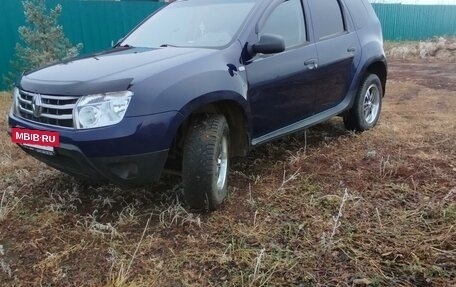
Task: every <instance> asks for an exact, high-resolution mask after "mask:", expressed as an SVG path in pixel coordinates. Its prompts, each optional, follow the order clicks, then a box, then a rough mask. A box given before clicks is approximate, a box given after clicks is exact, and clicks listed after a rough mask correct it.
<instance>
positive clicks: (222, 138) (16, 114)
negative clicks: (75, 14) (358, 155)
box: [9, 0, 387, 210]
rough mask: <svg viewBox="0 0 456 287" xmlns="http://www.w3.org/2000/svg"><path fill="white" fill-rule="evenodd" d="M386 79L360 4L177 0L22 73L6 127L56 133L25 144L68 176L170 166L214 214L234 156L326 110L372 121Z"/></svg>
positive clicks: (358, 126)
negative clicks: (74, 53) (86, 48)
mask: <svg viewBox="0 0 456 287" xmlns="http://www.w3.org/2000/svg"><path fill="white" fill-rule="evenodd" d="M386 78H387V65H386V60H385V55H384V51H383V43H382V31H381V27H380V23H379V20H378V18H377V16H376V15H375V12H374V10H373V9H372V7H371V5H370V4H369V2H368V0H186V1H176V2H173V3H172V4H169V5H167V6H165V7H164V8H162V9H160V10H159V11H157V12H156V13H154V14H153V15H151V16H150V17H149V18H147V19H146V20H145V21H144V22H142V23H141V24H140V25H139V26H138V27H136V28H135V29H134V30H133V31H132V32H131V33H129V34H128V35H127V36H125V37H124V38H123V39H121V40H120V41H119V42H118V44H117V45H115V46H114V47H113V48H112V49H110V50H108V51H104V52H101V53H98V54H93V55H90V56H86V57H81V58H76V59H69V60H65V61H63V62H60V63H57V64H53V65H50V66H48V67H45V68H42V69H39V70H35V71H31V72H29V73H26V74H24V75H23V76H22V77H21V78H20V79H19V80H18V82H17V86H16V88H15V90H14V96H13V97H14V104H13V107H12V108H11V112H10V114H9V132H10V133H12V135H13V140H14V137H15V135H14V133H15V132H17V130H20V129H26V130H27V131H28V132H30V133H32V134H33V131H37V133H38V132H43V131H51V132H54V135H55V134H57V135H58V136H59V138H60V143H59V144H58V146H48V145H46V144H43V142H42V141H39V142H37V143H39V144H37V145H36V144H33V142H32V143H30V142H29V143H23V144H20V146H21V148H23V149H24V151H26V152H27V153H29V154H31V155H32V156H34V157H36V158H37V159H39V160H41V161H43V162H45V163H47V164H48V165H50V166H52V167H54V168H56V169H59V170H61V171H63V172H66V173H68V174H71V175H74V176H76V177H82V178H86V179H91V180H105V181H110V182H114V183H116V184H120V185H129V184H134V185H137V184H147V183H150V182H152V181H155V180H157V179H158V178H159V177H160V175H161V174H162V172H163V171H168V170H169V171H178V172H179V173H180V174H181V175H182V180H183V185H184V197H185V199H186V201H187V203H188V204H189V206H190V207H191V208H194V209H198V210H214V209H216V208H217V207H219V206H220V204H221V203H222V201H223V199H224V198H225V197H226V194H227V177H228V170H229V161H230V158H232V157H236V156H244V155H246V154H247V153H248V152H249V150H250V149H251V148H252V147H254V146H257V145H259V144H262V143H265V142H268V141H271V140H274V139H276V138H279V137H283V136H285V135H288V134H291V133H294V132H296V131H299V130H302V129H306V128H308V127H309V126H312V125H315V124H317V123H320V122H322V121H325V120H327V119H329V118H331V117H333V116H342V117H343V118H344V123H345V126H346V128H347V129H350V130H356V131H365V130H368V129H370V128H372V127H373V126H374V125H375V124H376V123H377V121H378V118H379V115H380V110H381V106H382V97H383V95H384V91H385V84H386ZM17 137H19V138H21V139H23V138H24V135H19V136H17ZM27 138H30V139H34V138H38V136H36V137H28V136H27Z"/></svg>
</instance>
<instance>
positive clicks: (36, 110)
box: [32, 94, 43, 118]
mask: <svg viewBox="0 0 456 287" xmlns="http://www.w3.org/2000/svg"><path fill="white" fill-rule="evenodd" d="M42 110H43V107H42V105H41V95H40V94H37V95H35V96H34V97H33V100H32V112H33V116H35V117H37V118H38V117H40V116H41V112H42Z"/></svg>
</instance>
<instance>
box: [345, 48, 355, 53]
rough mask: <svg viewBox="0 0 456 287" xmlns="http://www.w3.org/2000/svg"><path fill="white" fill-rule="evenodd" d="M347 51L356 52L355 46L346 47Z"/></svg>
mask: <svg viewBox="0 0 456 287" xmlns="http://www.w3.org/2000/svg"><path fill="white" fill-rule="evenodd" d="M347 52H349V53H354V52H356V48H355V47H350V48H347Z"/></svg>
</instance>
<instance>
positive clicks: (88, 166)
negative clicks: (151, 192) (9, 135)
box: [21, 144, 168, 186]
mask: <svg viewBox="0 0 456 287" xmlns="http://www.w3.org/2000/svg"><path fill="white" fill-rule="evenodd" d="M21 148H22V149H23V150H24V151H25V152H27V153H28V154H30V155H31V156H33V157H34V158H36V159H38V160H39V161H42V162H44V163H46V164H47V165H49V166H51V167H53V168H55V169H58V170H60V171H62V172H64V173H67V174H70V175H72V176H76V177H79V178H83V179H87V180H90V181H101V182H102V181H109V182H112V183H115V184H118V185H122V186H134V185H143V184H148V183H151V182H154V181H156V180H158V179H159V178H160V176H161V173H162V170H163V167H164V165H165V163H166V160H167V157H168V150H162V151H157V152H150V153H145V154H136V155H129V156H117V157H98V158H87V157H86V156H85V155H84V154H83V153H82V152H81V150H80V149H79V148H78V147H76V146H74V145H68V144H61V146H60V147H59V148H56V149H55V155H46V154H43V153H40V152H37V151H35V150H32V149H28V148H25V147H22V146H21Z"/></svg>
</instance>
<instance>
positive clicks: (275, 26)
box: [260, 0, 306, 48]
mask: <svg viewBox="0 0 456 287" xmlns="http://www.w3.org/2000/svg"><path fill="white" fill-rule="evenodd" d="M263 34H274V35H278V36H282V37H283V39H284V40H285V47H286V48H289V47H292V46H296V45H299V44H302V43H304V42H305V41H306V28H305V24H304V13H303V9H302V5H301V0H289V1H286V2H283V3H282V4H280V5H279V6H277V8H276V9H275V10H274V11H273V12H272V14H271V15H269V18H268V20H266V23H265V25H264V26H263V28H262V29H261V31H260V35H263Z"/></svg>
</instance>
